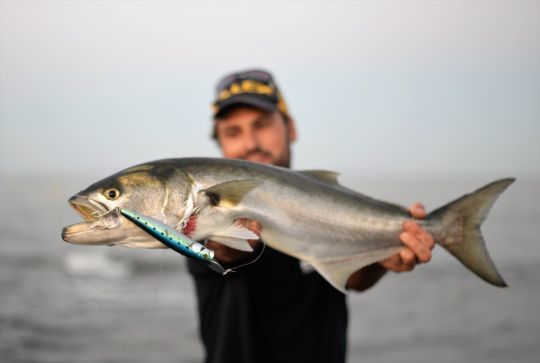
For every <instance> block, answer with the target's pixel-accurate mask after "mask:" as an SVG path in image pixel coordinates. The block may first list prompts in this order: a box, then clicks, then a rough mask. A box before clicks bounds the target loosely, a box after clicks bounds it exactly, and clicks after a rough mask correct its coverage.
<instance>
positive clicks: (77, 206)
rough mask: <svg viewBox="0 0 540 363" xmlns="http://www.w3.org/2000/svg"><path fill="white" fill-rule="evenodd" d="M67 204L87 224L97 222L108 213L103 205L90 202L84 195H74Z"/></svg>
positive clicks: (93, 201) (94, 201)
mask: <svg viewBox="0 0 540 363" xmlns="http://www.w3.org/2000/svg"><path fill="white" fill-rule="evenodd" d="M68 203H69V205H70V206H71V207H72V208H73V209H74V210H75V211H76V212H77V213H79V214H80V215H81V216H82V217H83V218H84V220H85V221H87V222H93V221H97V220H98V219H99V218H101V217H102V216H104V215H106V214H107V213H109V212H110V210H109V208H107V206H106V205H105V204H103V203H101V202H98V201H96V200H92V199H90V198H88V197H85V196H84V195H74V196H73V197H71V198H69V200H68Z"/></svg>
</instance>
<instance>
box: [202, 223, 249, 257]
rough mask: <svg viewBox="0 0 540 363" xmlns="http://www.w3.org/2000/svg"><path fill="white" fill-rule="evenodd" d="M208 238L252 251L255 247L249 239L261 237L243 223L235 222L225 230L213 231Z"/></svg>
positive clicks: (241, 249)
mask: <svg viewBox="0 0 540 363" xmlns="http://www.w3.org/2000/svg"><path fill="white" fill-rule="evenodd" d="M208 239H209V240H212V241H216V242H219V243H221V244H222V245H225V246H227V247H231V248H234V249H236V250H240V251H247V252H252V251H253V248H252V247H251V245H250V244H249V242H248V241H247V240H248V239H259V236H257V235H256V234H255V233H253V232H252V231H250V230H249V229H247V228H246V227H244V226H243V225H241V224H239V223H234V224H232V225H231V226H229V227H228V228H227V229H225V230H223V231H218V232H215V233H213V234H212V235H211V236H210V237H208Z"/></svg>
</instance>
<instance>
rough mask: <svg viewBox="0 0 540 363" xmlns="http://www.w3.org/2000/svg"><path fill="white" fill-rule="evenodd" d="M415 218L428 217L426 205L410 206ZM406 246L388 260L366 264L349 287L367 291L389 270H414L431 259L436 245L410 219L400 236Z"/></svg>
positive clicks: (351, 278)
mask: <svg viewBox="0 0 540 363" xmlns="http://www.w3.org/2000/svg"><path fill="white" fill-rule="evenodd" d="M409 212H410V213H411V215H412V216H413V217H414V218H417V219H423V218H425V217H426V211H425V209H424V206H423V205H422V204H420V203H415V204H413V205H412V206H411V207H410V208H409ZM399 237H400V239H401V242H403V244H404V245H405V246H406V247H405V248H403V249H402V250H401V251H400V252H399V253H398V254H395V255H394V256H391V257H389V258H387V259H386V260H383V261H380V262H378V263H375V264H372V265H369V266H366V267H364V268H362V269H360V270H358V271H356V272H355V273H353V274H352V275H351V276H350V277H349V280H348V281H347V289H352V290H356V291H365V290H367V289H369V288H370V287H372V286H374V285H375V284H376V283H377V282H378V281H379V280H380V279H381V277H383V276H384V275H385V274H386V272H387V271H389V270H390V271H394V272H407V271H412V270H413V269H414V267H415V266H416V265H417V264H419V263H426V262H429V260H431V250H432V249H433V247H434V246H435V242H434V241H433V237H432V236H431V235H430V234H429V233H428V232H426V231H425V230H424V229H422V227H420V226H419V225H418V223H416V222H414V221H413V220H408V221H405V222H404V223H403V232H402V233H401V235H400V236H399Z"/></svg>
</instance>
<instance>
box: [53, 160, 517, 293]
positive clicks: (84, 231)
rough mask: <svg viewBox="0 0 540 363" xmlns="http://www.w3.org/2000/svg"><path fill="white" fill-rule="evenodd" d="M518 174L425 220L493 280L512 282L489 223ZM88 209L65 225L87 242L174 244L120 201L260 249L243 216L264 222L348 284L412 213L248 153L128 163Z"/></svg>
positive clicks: (386, 250) (266, 235) (303, 257)
mask: <svg viewBox="0 0 540 363" xmlns="http://www.w3.org/2000/svg"><path fill="white" fill-rule="evenodd" d="M514 181H515V178H505V179H500V180H497V181H494V182H492V183H489V184H487V185H485V186H484V187H482V188H480V189H478V190H476V191H474V192H472V193H469V194H466V195H464V196H462V197H460V198H458V199H456V200H454V201H452V202H450V203H448V204H446V205H444V206H442V207H440V208H437V209H435V210H434V211H432V212H431V213H429V214H428V215H427V216H426V218H425V219H422V220H417V223H419V224H420V225H421V226H422V228H424V229H425V230H426V231H427V232H429V233H430V234H431V235H432V236H433V238H434V240H435V242H436V244H437V245H439V246H441V247H443V249H445V250H447V251H448V252H449V253H450V254H452V255H453V256H454V257H456V258H457V259H458V260H459V261H460V262H461V263H462V264H463V265H464V266H465V267H467V268H468V269H469V270H470V271H472V272H473V273H474V274H476V275H477V276H478V277H480V278H481V279H483V280H485V281H486V282H488V283H490V284H492V285H495V286H499V287H505V286H507V284H506V282H505V281H504V279H503V278H502V276H501V275H500V273H499V272H498V270H497V268H496V266H495V264H494V262H493V260H492V259H491V257H490V255H489V253H488V251H487V248H486V245H485V242H484V239H483V237H482V233H481V230H480V226H481V224H482V223H483V221H484V220H485V219H486V217H487V215H488V213H489V211H490V209H491V207H492V206H493V204H494V203H495V201H496V200H497V198H498V197H499V196H500V195H501V193H503V192H504V191H505V190H506V189H507V188H508V186H509V185H510V184H512V183H513V182H514ZM68 203H69V204H70V206H71V207H73V208H74V209H75V211H76V212H78V213H79V214H80V215H81V216H82V217H83V219H84V221H83V222H81V223H76V224H73V225H70V226H67V227H65V228H64V229H63V230H62V238H63V240H64V241H66V242H69V243H73V244H80V245H109V246H125V247H132V248H167V246H165V245H164V244H163V243H161V242H160V241H158V240H157V239H155V238H153V237H152V236H150V235H149V234H148V233H147V232H145V231H144V229H141V228H139V227H138V226H136V225H135V224H134V223H132V222H131V221H130V220H129V219H128V218H126V216H125V215H122V213H111V211H113V210H114V209H115V208H119V209H127V210H131V211H136V212H137V213H140V214H142V215H144V216H147V217H149V218H153V219H155V220H156V221H159V222H160V223H162V224H164V225H165V226H169V227H170V228H172V229H173V230H176V231H179V232H181V233H183V234H184V235H185V236H187V237H189V238H190V239H192V240H194V241H204V240H206V239H210V240H213V241H216V242H218V243H221V244H223V245H226V246H228V247H231V248H235V249H238V250H241V251H253V248H252V247H251V245H250V244H249V242H248V241H249V240H253V239H257V238H259V236H257V235H256V234H254V233H253V232H252V231H250V230H249V229H246V227H244V225H243V224H242V223H241V222H240V221H241V220H242V219H250V220H255V221H258V222H259V223H260V224H261V227H262V229H261V234H260V239H261V240H262V241H264V243H265V244H267V245H268V246H270V247H272V248H274V249H276V250H278V251H281V252H283V253H285V254H288V255H290V256H293V257H295V258H297V259H299V260H300V261H303V262H304V263H306V264H309V265H311V266H312V267H313V268H314V269H315V270H316V271H317V272H318V273H319V274H320V275H321V276H322V277H323V278H325V279H326V280H327V281H328V282H329V283H330V284H331V285H332V286H333V287H335V288H336V289H338V290H339V291H341V292H343V293H347V289H346V282H347V279H348V278H349V276H350V275H351V274H352V273H353V272H355V271H357V270H359V269H360V268H362V267H364V266H367V265H370V264H373V263H375V262H378V261H381V260H384V259H386V258H388V257H390V256H392V255H394V254H396V253H398V252H399V251H400V250H401V249H402V248H403V246H404V245H403V244H402V242H401V241H400V238H399V235H400V233H401V232H402V230H403V223H404V222H405V221H406V220H410V219H411V218H412V217H411V215H410V214H409V211H408V210H407V209H406V208H404V207H403V206H400V205H397V204H394V203H389V202H385V201H381V200H377V199H374V198H371V197H368V196H366V195H363V194H361V193H359V192H357V191H354V190H352V189H350V188H347V187H345V186H343V185H341V184H339V182H338V174H337V173H336V172H332V171H326V170H292V169H287V168H282V167H278V166H273V165H266V164H259V163H254V162H250V161H245V160H237V159H220V158H178V159H164V160H157V161H153V162H148V163H143V164H140V165H136V166H133V167H130V168H127V169H124V170H121V171H119V172H117V173H115V174H113V175H111V176H109V177H107V178H104V179H102V180H100V181H98V182H96V183H94V184H92V185H90V186H89V187H87V188H86V189H84V190H82V191H81V192H79V193H77V194H75V195H74V196H72V197H71V198H70V199H69V200H68Z"/></svg>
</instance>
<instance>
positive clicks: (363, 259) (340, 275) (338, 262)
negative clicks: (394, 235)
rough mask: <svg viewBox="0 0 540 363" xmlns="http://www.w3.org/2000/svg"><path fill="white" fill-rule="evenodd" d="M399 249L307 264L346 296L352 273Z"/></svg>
mask: <svg viewBox="0 0 540 363" xmlns="http://www.w3.org/2000/svg"><path fill="white" fill-rule="evenodd" d="M401 248H402V247H400V246H394V247H389V248H385V249H381V250H377V251H370V252H366V253H361V254H358V255H354V256H350V257H347V258H344V259H343V258H341V259H329V260H319V261H309V263H310V264H311V265H312V266H313V267H314V268H315V270H317V272H318V273H319V274H320V275H321V276H322V277H324V278H325V279H326V281H328V282H329V283H330V285H332V286H334V287H335V288H336V289H338V290H339V291H341V292H342V293H344V294H346V293H347V290H346V285H347V280H348V279H349V277H350V276H351V274H352V273H353V272H355V271H358V270H360V269H361V268H362V267H365V266H367V265H370V264H372V263H375V262H377V261H381V260H384V259H385V258H388V257H390V256H392V255H394V254H396V253H398V252H399V250H400V249H401Z"/></svg>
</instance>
